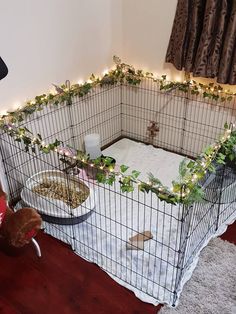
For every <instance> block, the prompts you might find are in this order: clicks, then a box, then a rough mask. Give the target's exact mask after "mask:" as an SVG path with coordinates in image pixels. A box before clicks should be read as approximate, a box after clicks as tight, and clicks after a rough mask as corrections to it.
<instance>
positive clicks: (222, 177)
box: [215, 165, 226, 231]
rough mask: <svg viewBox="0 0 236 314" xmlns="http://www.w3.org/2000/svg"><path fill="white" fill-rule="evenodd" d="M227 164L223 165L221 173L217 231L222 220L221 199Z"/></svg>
mask: <svg viewBox="0 0 236 314" xmlns="http://www.w3.org/2000/svg"><path fill="white" fill-rule="evenodd" d="M225 167H226V166H225V165H223V171H222V174H221V175H220V193H219V198H218V204H217V205H218V206H217V214H216V222H215V231H217V230H218V228H219V221H220V215H221V200H222V192H223V189H224V176H225Z"/></svg>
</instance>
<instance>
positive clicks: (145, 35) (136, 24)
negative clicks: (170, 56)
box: [123, 0, 181, 79]
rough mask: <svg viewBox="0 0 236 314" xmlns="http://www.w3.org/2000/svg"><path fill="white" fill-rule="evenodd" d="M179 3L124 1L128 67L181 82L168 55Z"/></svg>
mask: <svg viewBox="0 0 236 314" xmlns="http://www.w3.org/2000/svg"><path fill="white" fill-rule="evenodd" d="M176 5H177V0H145V1H144V0H124V1H123V58H124V60H125V61H127V62H128V63H131V64H134V65H135V66H137V67H140V68H144V69H146V70H149V71H153V72H156V73H157V74H159V75H160V74H167V75H168V76H169V78H171V79H181V74H180V72H179V71H176V70H175V69H174V67H173V66H171V65H170V64H166V63H165V54H166V50H167V46H168V42H169V38H170V34H171V29H172V24H173V20H174V16H175V10H176Z"/></svg>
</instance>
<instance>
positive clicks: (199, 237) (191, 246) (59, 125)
mask: <svg viewBox="0 0 236 314" xmlns="http://www.w3.org/2000/svg"><path fill="white" fill-rule="evenodd" d="M234 120H235V103H234V102H233V101H232V102H231V103H227V104H226V103H217V102H213V101H206V100H205V99H204V98H202V97H201V96H194V95H191V94H190V92H189V93H187V94H183V93H181V92H179V91H177V90H172V91H170V92H164V91H160V89H159V86H158V83H156V82H153V81H152V80H149V79H147V80H144V81H143V82H142V83H141V85H140V86H134V87H130V86H126V85H122V86H120V85H117V86H112V87H106V88H96V89H95V90H94V91H93V92H91V93H90V94H89V95H87V96H85V97H83V98H79V97H75V98H74V99H73V101H72V104H67V103H64V104H59V105H57V106H49V107H44V109H43V110H42V111H40V112H37V113H34V114H33V115H32V116H31V117H30V118H28V119H27V120H26V121H25V122H24V123H23V125H24V126H26V127H28V128H29V129H30V130H31V131H32V132H33V133H35V134H37V133H40V134H41V135H42V137H43V139H44V141H45V143H50V142H51V141H54V140H55V139H56V138H57V139H59V140H61V141H62V142H63V145H64V146H70V147H72V149H73V148H74V149H83V141H84V136H85V135H86V134H89V133H99V134H100V135H101V144H102V146H103V147H107V146H109V145H111V144H112V143H114V142H116V141H117V140H119V139H121V138H123V137H127V138H130V139H132V140H135V141H140V142H143V143H148V144H152V145H154V146H155V147H160V148H163V149H166V150H169V151H173V152H176V153H178V154H182V155H186V156H191V157H193V158H194V157H195V156H196V155H198V154H199V153H200V151H201V150H202V148H203V147H204V146H205V145H206V144H210V143H211V142H214V141H215V138H216V137H217V136H218V134H219V133H220V132H221V130H222V128H223V125H224V123H225V122H231V121H234ZM150 122H152V123H151V126H152V125H153V126H154V127H155V128H154V129H153V130H152V127H150ZM1 153H2V160H3V164H4V169H5V174H6V180H7V183H8V188H9V198H10V200H11V201H12V202H13V203H17V202H18V201H20V202H21V203H18V206H21V205H24V203H22V199H23V200H24V201H25V202H26V201H27V202H26V203H27V205H31V206H32V207H34V205H36V206H38V209H39V211H40V210H41V214H42V215H43V218H44V220H45V222H44V228H45V231H46V232H47V233H49V234H51V235H53V236H54V237H56V238H58V239H61V240H62V241H64V242H66V243H68V244H70V245H71V247H72V249H73V250H74V251H75V252H76V253H77V254H79V255H80V256H82V257H83V258H85V259H87V260H89V261H92V262H95V263H97V264H98V265H99V266H100V267H102V268H103V269H104V270H105V271H107V272H108V273H109V274H110V275H111V276H112V277H113V278H114V279H115V280H117V281H118V282H120V283H122V284H124V285H126V286H127V287H128V288H130V289H131V290H133V291H134V292H135V293H136V294H137V295H138V296H139V297H141V298H143V297H144V295H146V296H147V297H150V299H149V301H150V302H155V301H153V300H157V301H158V302H161V303H168V304H169V305H175V304H176V302H177V300H178V296H179V293H180V291H181V287H182V284H183V282H184V280H185V276H186V273H187V271H188V269H189V268H190V267H191V265H193V262H194V259H195V258H196V257H197V255H198V253H199V251H200V250H201V248H202V247H203V246H204V245H205V243H206V242H207V241H208V240H209V239H210V237H211V236H212V235H214V234H215V233H217V232H218V230H220V228H221V226H222V225H224V224H225V223H227V222H228V221H229V220H230V219H232V217H233V216H234V215H235V199H234V192H233V187H234V182H235V174H234V172H232V171H231V168H230V169H224V170H221V172H219V173H218V174H217V175H218V177H217V179H214V180H211V182H210V184H208V185H206V186H205V187H204V188H205V191H206V194H205V199H204V200H203V201H202V202H199V203H195V204H193V205H192V206H189V207H186V206H182V205H178V206H174V205H170V204H166V203H165V202H160V200H159V199H158V198H157V197H156V196H155V195H154V194H152V193H150V194H143V193H142V192H139V191H138V190H135V191H134V192H132V193H122V192H121V190H120V184H119V181H118V180H117V181H116V182H115V184H114V185H113V186H104V185H102V184H98V183H97V182H96V180H94V178H95V176H96V172H97V170H95V169H90V170H88V169H77V168H74V169H70V170H68V169H67V165H66V164H65V163H64V161H65V157H62V156H59V155H58V154H57V153H56V152H51V153H49V154H44V153H42V152H40V151H38V150H36V152H35V153H31V152H26V151H25V150H24V147H23V145H22V144H21V143H18V142H15V141H14V140H13V139H12V138H11V137H9V136H8V135H6V134H1ZM136 168H137V167H136ZM137 170H139V169H137ZM222 171H223V172H222ZM225 171H226V172H227V178H228V179H227V180H228V181H227V182H229V183H227V184H226V183H225V182H226V181H224V180H225V177H226V175H225V174H226V172H225ZM44 179H45V180H49V181H50V180H51V181H56V183H57V184H59V188H58V190H56V192H55V189H56V188H55V187H54V188H53V189H54V191H52V192H54V196H55V199H53V198H49V197H47V196H45V195H44V196H42V195H41V196H40V195H39V194H38V193H36V192H34V191H33V190H32V189H33V188H34V187H35V186H38V185H40V184H42V182H43V180H44ZM51 183H52V182H47V184H49V185H50V184H51ZM60 184H61V185H60ZM78 189H84V191H85V192H86V191H89V193H88V195H87V198H86V200H84V201H83V202H82V204H80V205H78V206H77V205H72V203H73V202H72V201H73V197H74V195H76V193H75V191H77V190H78ZM62 192H63V193H64V197H65V195H66V203H65V201H64V203H61V202H62V200H61V199H60V197H61V193H62ZM55 193H56V194H55ZM45 210H47V211H45ZM149 229H151V231H152V234H153V239H152V240H151V241H148V242H147V243H145V246H144V248H143V250H140V251H138V250H127V249H126V245H127V240H128V239H129V238H130V237H131V236H133V235H134V234H136V233H137V232H140V231H143V230H149Z"/></svg>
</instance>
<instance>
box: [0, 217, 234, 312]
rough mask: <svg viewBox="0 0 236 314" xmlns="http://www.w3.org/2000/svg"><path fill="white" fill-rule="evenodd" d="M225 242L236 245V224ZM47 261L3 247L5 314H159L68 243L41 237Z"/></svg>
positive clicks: (1, 307) (0, 284)
mask: <svg viewBox="0 0 236 314" xmlns="http://www.w3.org/2000/svg"><path fill="white" fill-rule="evenodd" d="M222 238H223V239H225V240H228V241H230V242H233V243H235V244H236V223H234V224H233V225H231V226H229V227H228V230H227V232H226V233H225V234H224V235H223V236H222ZM38 241H39V243H40V246H41V249H42V254H43V256H42V258H41V259H39V258H37V256H36V254H35V252H34V249H33V247H32V246H31V245H29V246H27V247H24V248H22V249H14V250H13V249H9V248H8V247H6V246H5V245H4V243H0V248H1V250H0V313H1V314H21V313H22V314H34V313H36V314H41V313H44V314H52V313H53V314H54V313H57V314H61V313H62V314H73V313H76V314H77V313H79V314H80V313H81V314H95V313H96V314H154V313H157V310H158V309H159V308H160V306H159V307H154V306H152V305H150V304H147V303H144V302H142V301H140V300H139V299H137V298H136V297H135V296H134V294H133V293H132V292H131V291H129V290H127V289H125V288H124V287H122V286H120V285H119V284H117V283H116V282H115V281H113V280H112V279H111V278H110V277H109V276H108V275H107V274H106V273H105V272H103V271H102V270H101V269H100V268H99V267H98V266H96V265H95V264H91V263H89V262H86V261H84V260H83V259H82V258H80V257H79V256H77V255H75V254H74V253H73V251H72V250H71V249H70V247H68V246H67V245H65V244H64V243H62V242H60V241H58V240H56V239H54V238H52V237H50V236H48V235H46V234H44V233H40V234H39V236H38Z"/></svg>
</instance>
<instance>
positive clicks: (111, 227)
mask: <svg viewBox="0 0 236 314" xmlns="http://www.w3.org/2000/svg"><path fill="white" fill-rule="evenodd" d="M103 154H104V155H107V156H111V157H113V158H115V159H116V162H117V164H119V165H121V164H125V165H128V166H130V169H131V170H134V169H135V170H138V171H141V173H142V174H143V177H142V176H141V177H140V178H141V179H147V176H146V175H145V174H147V173H148V172H152V173H153V174H154V175H155V176H156V177H158V178H159V179H160V180H161V181H162V183H163V184H165V185H167V186H170V185H171V181H172V180H174V179H176V178H177V177H178V167H179V163H180V161H181V160H182V159H183V156H180V155H177V154H174V153H170V152H167V151H164V150H162V149H157V148H154V147H152V146H151V145H149V146H147V145H144V144H141V143H136V142H134V141H131V140H128V139H122V140H120V141H119V142H117V143H115V144H113V145H112V146H110V147H109V148H107V149H106V150H104V151H103ZM42 170H43V169H42ZM127 172H128V171H127ZM94 190H95V194H96V208H95V211H94V213H93V214H92V215H91V216H90V217H89V218H88V219H87V220H86V221H84V222H83V223H80V224H78V225H73V226H62V225H55V224H53V225H52V224H48V223H46V222H45V223H44V227H45V231H46V232H47V233H49V234H51V235H52V236H54V237H56V238H58V239H60V240H62V241H64V242H66V243H68V244H70V245H71V246H72V248H73V250H74V251H75V253H76V254H78V255H79V256H81V257H83V258H84V259H86V260H88V261H90V262H94V263H96V264H98V265H99V266H100V267H101V268H102V269H103V270H105V271H106V272H107V273H108V274H109V275H110V276H111V277H112V278H113V279H114V280H116V281H117V282H118V283H120V284H121V285H123V286H125V287H126V288H128V289H130V290H132V291H133V292H134V293H135V295H136V296H137V297H138V298H140V299H141V300H143V301H145V302H149V303H152V304H154V305H157V304H158V303H159V302H161V303H167V304H169V305H172V301H171V300H172V299H171V298H172V296H173V295H172V294H171V293H170V292H168V290H170V291H173V290H174V287H175V284H176V268H175V267H174V266H173V265H176V263H177V258H178V254H176V252H175V251H174V249H176V248H178V245H179V237H180V232H179V230H178V228H179V227H178V226H179V225H178V222H177V220H176V219H174V218H173V217H176V218H180V217H181V208H182V207H181V206H180V207H179V206H171V205H169V204H166V203H165V202H160V201H157V200H156V204H155V201H154V200H155V195H152V197H151V195H145V194H143V193H139V194H138V192H137V191H134V192H133V193H131V194H127V195H128V196H129V199H127V198H126V197H125V196H119V197H118V195H117V194H116V193H114V188H113V187H109V186H107V190H105V189H103V188H102V189H101V188H99V187H98V186H97V185H96V184H95V185H94ZM135 200H136V201H135ZM137 200H138V202H137ZM144 203H145V204H146V205H143V204H144ZM157 208H158V210H157ZM229 210H231V211H232V208H231V209H229ZM164 212H165V214H164ZM235 218H236V212H235V211H234V213H233V214H232V215H231V216H230V217H229V219H228V221H226V222H225V224H224V225H222V226H221V227H220V228H219V230H218V234H221V233H223V232H224V230H225V229H226V225H227V224H230V223H231V222H232V221H233V220H234V219H235ZM134 230H135V231H136V232H142V231H144V230H150V231H151V232H152V234H153V240H149V241H147V242H145V246H144V251H137V250H127V249H126V243H127V241H128V239H129V238H130V237H131V236H133V235H134V234H135V233H134ZM214 236H216V235H214ZM208 241H209V239H207V240H206V241H205V243H203V244H202V248H203V247H204V246H205V245H206V244H207V243H208ZM168 247H171V249H170V248H169V249H168ZM165 260H168V263H166V262H165ZM197 260H198V255H197V256H196V258H195V260H194V261H193V262H192V263H191V266H190V267H189V269H188V270H187V271H186V272H185V274H184V278H183V279H182V281H181V284H180V285H179V289H178V291H177V293H178V295H180V292H181V290H182V287H183V285H184V283H185V282H186V281H187V280H188V279H189V278H190V277H191V274H192V272H193V270H194V268H195V267H196V264H197ZM118 277H119V278H118ZM95 280H96V279H95ZM153 296H154V297H153Z"/></svg>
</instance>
